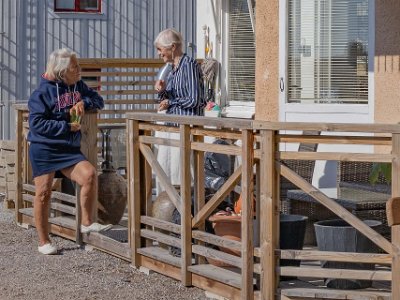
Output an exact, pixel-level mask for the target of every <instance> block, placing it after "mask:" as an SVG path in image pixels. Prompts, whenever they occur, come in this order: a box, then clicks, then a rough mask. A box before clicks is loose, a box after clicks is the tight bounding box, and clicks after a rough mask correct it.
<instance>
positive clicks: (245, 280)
mask: <svg viewBox="0 0 400 300" xmlns="http://www.w3.org/2000/svg"><path fill="white" fill-rule="evenodd" d="M253 149H254V140H253V132H252V131H250V130H243V131H242V194H241V195H242V224H241V232H242V234H241V237H242V241H245V242H244V243H242V293H241V296H242V300H247V299H251V298H252V297H253V271H254V263H253V260H254V258H253V218H254V208H253V204H254V201H253V197H254V196H253V195H254V183H253V178H254V175H253V165H254V152H253Z"/></svg>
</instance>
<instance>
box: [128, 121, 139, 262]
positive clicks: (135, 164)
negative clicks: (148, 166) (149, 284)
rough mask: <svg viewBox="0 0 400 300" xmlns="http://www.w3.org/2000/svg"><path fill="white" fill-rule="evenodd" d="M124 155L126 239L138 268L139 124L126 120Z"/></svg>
mask: <svg viewBox="0 0 400 300" xmlns="http://www.w3.org/2000/svg"><path fill="white" fill-rule="evenodd" d="M126 128H127V140H126V147H127V150H126V153H127V157H129V158H130V159H129V160H128V182H127V183H128V239H129V244H130V248H131V251H132V258H131V261H132V265H133V266H135V267H139V266H140V255H139V253H138V252H137V249H138V248H140V247H141V243H140V183H141V178H140V165H139V164H140V159H139V154H140V153H139V122H138V121H133V120H127V125H126Z"/></svg>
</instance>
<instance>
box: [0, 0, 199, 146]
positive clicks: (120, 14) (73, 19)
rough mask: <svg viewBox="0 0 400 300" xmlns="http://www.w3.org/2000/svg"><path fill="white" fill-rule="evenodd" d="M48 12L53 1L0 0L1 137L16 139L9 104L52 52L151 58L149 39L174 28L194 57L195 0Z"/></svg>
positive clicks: (116, 1)
mask: <svg viewBox="0 0 400 300" xmlns="http://www.w3.org/2000/svg"><path fill="white" fill-rule="evenodd" d="M53 8H54V0H0V62H1V65H0V139H10V138H13V137H14V136H15V134H14V128H15V126H14V118H15V117H14V112H13V108H12V104H13V103H15V102H19V101H22V102H26V101H27V99H28V97H29V95H30V94H31V92H32V91H33V90H34V89H35V87H36V85H37V83H38V80H39V78H40V76H41V74H42V73H43V71H44V69H45V65H46V59H47V57H48V55H49V54H50V52H52V51H53V50H55V49H58V48H63V47H68V48H71V49H73V50H74V51H76V52H77V53H78V55H79V56H80V57H96V58H155V57H157V55H156V51H155V49H154V46H153V41H154V38H155V37H156V35H157V34H158V33H159V32H160V31H161V30H163V29H165V28H168V27H174V28H176V29H177V30H179V31H180V32H181V33H182V35H183V38H184V40H185V51H186V52H187V53H188V54H190V55H193V56H196V53H195V45H196V40H195V39H196V0H103V1H102V14H96V15H94V14H70V13H55V12H54V9H53ZM188 43H191V44H192V45H193V47H190V48H188V47H187V46H188ZM2 104H3V105H2Z"/></svg>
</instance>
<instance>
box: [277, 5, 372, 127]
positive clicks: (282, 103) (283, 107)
mask: <svg viewBox="0 0 400 300" xmlns="http://www.w3.org/2000/svg"><path fill="white" fill-rule="evenodd" d="M349 1H351V0H349ZM368 8H369V16H368V18H369V28H370V30H369V42H368V89H369V92H368V104H339V103H334V104H317V103H315V104H302V103H287V89H286V87H287V85H288V79H287V63H288V46H287V38H288V36H287V30H288V23H287V16H288V8H287V0H279V82H278V86H279V89H280V92H279V120H280V121H286V114H287V113H291V112H292V113H301V112H304V113H308V112H309V113H321V114H323V113H325V114H326V113H338V114H347V113H350V112H354V111H357V113H359V114H364V115H368V116H367V118H368V120H369V123H372V122H373V121H374V57H375V30H374V29H375V0H369V7H368Z"/></svg>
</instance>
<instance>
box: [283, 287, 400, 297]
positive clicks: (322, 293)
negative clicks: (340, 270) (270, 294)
mask: <svg viewBox="0 0 400 300" xmlns="http://www.w3.org/2000/svg"><path fill="white" fill-rule="evenodd" d="M280 293H281V294H282V295H284V296H287V297H290V298H284V299H293V298H292V297H295V298H294V299H337V300H394V299H392V297H391V293H390V292H385V291H378V290H374V291H356V290H338V289H335V290H334V289H318V288H314V289H312V288H287V289H281V291H280Z"/></svg>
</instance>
